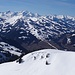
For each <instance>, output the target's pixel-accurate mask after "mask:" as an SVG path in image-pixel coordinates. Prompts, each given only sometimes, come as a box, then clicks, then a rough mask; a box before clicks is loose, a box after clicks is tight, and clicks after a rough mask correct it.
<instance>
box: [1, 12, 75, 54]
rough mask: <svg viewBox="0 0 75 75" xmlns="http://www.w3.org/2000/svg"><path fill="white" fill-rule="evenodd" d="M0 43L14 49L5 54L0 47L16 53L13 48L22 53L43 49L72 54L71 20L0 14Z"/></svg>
mask: <svg viewBox="0 0 75 75" xmlns="http://www.w3.org/2000/svg"><path fill="white" fill-rule="evenodd" d="M0 42H3V43H7V44H9V45H10V46H9V47H10V48H11V46H14V50H9V49H10V48H9V49H8V51H7V49H6V47H5V46H2V50H3V49H6V51H7V52H10V51H11V52H12V51H15V52H16V50H15V49H16V48H17V49H19V51H21V52H24V53H26V54H27V53H29V52H32V51H35V50H40V49H47V48H55V49H61V50H72V51H75V17H71V16H64V15H49V16H43V15H39V14H37V13H35V14H33V13H31V12H28V11H21V12H11V11H7V12H0ZM4 47H5V48H4ZM11 49H12V48H11ZM3 51H4V50H3ZM0 52H2V51H0ZM11 52H10V53H11ZM21 52H20V53H21Z"/></svg>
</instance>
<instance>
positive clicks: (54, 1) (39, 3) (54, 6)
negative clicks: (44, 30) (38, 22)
mask: <svg viewBox="0 0 75 75" xmlns="http://www.w3.org/2000/svg"><path fill="white" fill-rule="evenodd" d="M8 10H10V11H23V10H27V11H30V12H33V13H39V14H42V15H49V14H52V15H55V14H56V15H71V16H75V0H0V12H3V11H8Z"/></svg>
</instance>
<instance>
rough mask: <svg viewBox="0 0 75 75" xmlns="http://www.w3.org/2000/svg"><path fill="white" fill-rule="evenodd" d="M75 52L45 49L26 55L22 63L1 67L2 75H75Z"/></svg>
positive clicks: (5, 64) (7, 64)
mask: <svg viewBox="0 0 75 75" xmlns="http://www.w3.org/2000/svg"><path fill="white" fill-rule="evenodd" d="M74 59H75V52H70V51H69V52H68V51H61V50H55V49H54V50H53V49H52V50H51V49H45V50H41V51H36V52H32V53H29V54H27V55H25V56H24V57H23V58H22V63H20V64H19V63H18V62H16V61H15V62H10V63H4V64H1V65H0V74H1V75H75V60H74Z"/></svg>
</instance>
